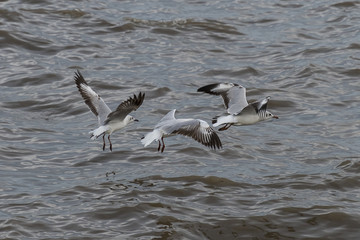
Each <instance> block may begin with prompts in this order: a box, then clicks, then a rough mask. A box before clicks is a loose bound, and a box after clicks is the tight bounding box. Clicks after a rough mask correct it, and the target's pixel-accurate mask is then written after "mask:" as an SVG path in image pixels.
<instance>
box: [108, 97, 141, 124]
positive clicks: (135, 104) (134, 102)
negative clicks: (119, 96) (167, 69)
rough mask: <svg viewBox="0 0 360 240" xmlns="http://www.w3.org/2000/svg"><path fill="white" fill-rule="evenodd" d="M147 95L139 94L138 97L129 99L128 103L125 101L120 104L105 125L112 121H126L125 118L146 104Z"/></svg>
mask: <svg viewBox="0 0 360 240" xmlns="http://www.w3.org/2000/svg"><path fill="white" fill-rule="evenodd" d="M144 98H145V93H141V92H140V93H139V94H138V96H136V95H135V94H134V96H133V97H129V98H128V99H127V100H126V101H123V102H122V103H120V104H119V106H118V107H117V108H116V110H115V111H113V112H111V113H109V115H108V117H107V118H106V120H105V122H104V124H107V123H108V122H110V121H111V120H114V119H117V120H119V121H122V120H124V118H125V117H126V116H127V115H128V114H129V113H131V112H132V111H136V109H138V108H139V107H140V106H141V104H142V103H143V102H144Z"/></svg>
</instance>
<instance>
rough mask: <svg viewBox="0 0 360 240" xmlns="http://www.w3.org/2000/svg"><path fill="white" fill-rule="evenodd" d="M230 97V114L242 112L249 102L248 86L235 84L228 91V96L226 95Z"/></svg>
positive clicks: (227, 97) (228, 110) (228, 109)
mask: <svg viewBox="0 0 360 240" xmlns="http://www.w3.org/2000/svg"><path fill="white" fill-rule="evenodd" d="M223 98H224V101H225V98H226V99H228V100H227V101H228V108H227V112H228V113H229V114H235V113H238V112H241V111H242V110H243V109H244V108H245V107H246V106H247V105H248V102H247V100H246V88H244V87H242V86H234V87H232V88H230V89H229V91H227V92H226V96H225V97H224V96H223Z"/></svg>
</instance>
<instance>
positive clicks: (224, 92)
mask: <svg viewBox="0 0 360 240" xmlns="http://www.w3.org/2000/svg"><path fill="white" fill-rule="evenodd" d="M198 92H205V93H209V94H212V95H221V96H222V98H223V100H224V106H225V109H226V110H227V115H225V116H218V117H215V118H214V119H213V121H212V123H213V126H214V127H218V126H222V127H221V128H219V131H223V130H226V129H228V128H229V127H231V126H232V125H237V126H239V125H249V124H254V123H257V122H259V121H263V120H267V119H270V118H278V117H277V116H275V115H273V114H272V113H271V112H269V111H267V110H266V108H267V104H268V102H269V100H270V97H266V98H264V99H262V100H260V101H256V102H253V103H250V104H249V103H248V102H247V100H246V88H244V87H243V86H241V85H239V84H236V83H215V84H209V85H206V86H204V87H201V88H199V89H198Z"/></svg>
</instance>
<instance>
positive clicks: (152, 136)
mask: <svg viewBox="0 0 360 240" xmlns="http://www.w3.org/2000/svg"><path fill="white" fill-rule="evenodd" d="M160 139H161V133H160V131H159V130H157V129H155V130H153V131H152V132H149V133H148V134H146V135H145V137H143V139H141V143H142V144H144V147H146V146H148V145H149V144H150V143H152V142H153V141H154V140H157V141H158V140H160Z"/></svg>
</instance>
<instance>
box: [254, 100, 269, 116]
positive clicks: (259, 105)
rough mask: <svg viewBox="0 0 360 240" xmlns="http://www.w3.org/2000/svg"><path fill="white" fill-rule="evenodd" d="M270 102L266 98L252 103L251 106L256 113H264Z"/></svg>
mask: <svg viewBox="0 0 360 240" xmlns="http://www.w3.org/2000/svg"><path fill="white" fill-rule="evenodd" d="M269 100H270V97H266V98H264V99H262V100H260V101H256V102H253V103H251V105H252V106H253V107H254V109H255V111H256V113H258V112H263V111H264V112H265V111H266V108H267V104H268V102H269Z"/></svg>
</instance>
